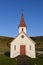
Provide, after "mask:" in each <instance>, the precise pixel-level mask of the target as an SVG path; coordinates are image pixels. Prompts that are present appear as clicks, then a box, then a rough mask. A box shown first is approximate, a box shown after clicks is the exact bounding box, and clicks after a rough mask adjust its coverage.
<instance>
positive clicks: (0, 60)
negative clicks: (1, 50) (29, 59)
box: [0, 55, 17, 65]
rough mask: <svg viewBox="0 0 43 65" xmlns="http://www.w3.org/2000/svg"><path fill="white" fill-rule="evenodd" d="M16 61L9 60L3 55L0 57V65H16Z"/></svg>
mask: <svg viewBox="0 0 43 65" xmlns="http://www.w3.org/2000/svg"><path fill="white" fill-rule="evenodd" d="M16 63H17V61H16V59H10V58H9V57H7V56H5V55H0V65H3V64H4V65H16Z"/></svg>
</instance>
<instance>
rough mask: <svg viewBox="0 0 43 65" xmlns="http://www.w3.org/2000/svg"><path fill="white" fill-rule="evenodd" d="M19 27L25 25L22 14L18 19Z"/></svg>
mask: <svg viewBox="0 0 43 65" xmlns="http://www.w3.org/2000/svg"><path fill="white" fill-rule="evenodd" d="M19 27H26V24H25V21H24V16H23V14H22V16H21V20H20V24H19Z"/></svg>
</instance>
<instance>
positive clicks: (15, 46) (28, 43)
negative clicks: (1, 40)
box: [10, 14, 36, 58]
mask: <svg viewBox="0 0 43 65" xmlns="http://www.w3.org/2000/svg"><path fill="white" fill-rule="evenodd" d="M18 28H19V34H18V35H17V36H16V38H15V39H14V40H13V41H12V42H11V43H10V58H15V57H17V56H19V55H26V56H28V57H30V58H36V54H35V44H36V43H35V42H34V41H33V40H32V39H31V38H30V37H29V36H28V35H27V33H26V29H27V26H26V24H25V21H24V16H23V14H22V16H21V20H20V24H19V26H18Z"/></svg>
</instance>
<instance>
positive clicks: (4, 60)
mask: <svg viewBox="0 0 43 65" xmlns="http://www.w3.org/2000/svg"><path fill="white" fill-rule="evenodd" d="M31 38H32V39H33V40H34V41H35V42H36V50H39V51H43V36H38V37H31ZM13 39H14V38H10V37H5V36H0V65H3V64H4V65H17V60H16V58H15V59H10V58H9V57H7V56H6V55H5V53H6V52H7V51H9V50H10V42H11V41H12V40H13ZM29 61H30V62H31V65H34V64H35V63H36V64H37V65H43V58H36V59H29Z"/></svg>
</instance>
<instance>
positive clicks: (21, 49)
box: [20, 45, 25, 55]
mask: <svg viewBox="0 0 43 65" xmlns="http://www.w3.org/2000/svg"><path fill="white" fill-rule="evenodd" d="M20 55H25V45H20Z"/></svg>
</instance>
